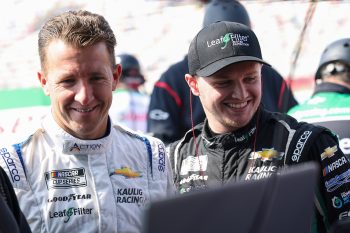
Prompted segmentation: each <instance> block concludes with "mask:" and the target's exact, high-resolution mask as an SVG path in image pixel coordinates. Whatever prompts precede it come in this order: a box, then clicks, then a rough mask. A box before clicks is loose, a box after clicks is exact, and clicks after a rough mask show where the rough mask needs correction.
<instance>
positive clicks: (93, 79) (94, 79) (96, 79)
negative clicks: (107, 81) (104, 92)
mask: <svg viewBox="0 0 350 233" xmlns="http://www.w3.org/2000/svg"><path fill="white" fill-rule="evenodd" d="M102 79H103V77H101V76H93V77H91V80H92V81H99V80H102Z"/></svg>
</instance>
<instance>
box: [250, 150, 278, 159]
mask: <svg viewBox="0 0 350 233" xmlns="http://www.w3.org/2000/svg"><path fill="white" fill-rule="evenodd" d="M283 155H284V153H283V152H279V151H277V150H275V149H273V148H271V149H265V148H263V149H262V150H261V151H257V152H252V153H251V154H250V156H249V159H260V160H261V161H273V160H281V159H282V158H283Z"/></svg>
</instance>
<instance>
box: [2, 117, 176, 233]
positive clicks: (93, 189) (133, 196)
mask: <svg viewBox="0 0 350 233" xmlns="http://www.w3.org/2000/svg"><path fill="white" fill-rule="evenodd" d="M0 153H1V158H0V165H1V166H2V167H3V168H4V170H5V171H6V172H7V175H8V176H9V178H10V180H11V181H12V184H13V186H14V189H15V192H16V194H17V197H18V199H19V203H20V207H21V209H22V211H23V213H24V214H25V216H26V218H27V220H28V223H29V224H30V227H31V229H32V231H33V232H35V233H39V232H41V233H44V232H84V233H88V232H103V233H108V232H119V233H122V232H140V231H141V229H142V221H143V210H144V209H145V207H146V206H147V204H148V203H150V202H151V201H155V200H159V199H162V198H165V197H166V196H167V195H172V194H174V186H173V179H172V172H171V168H170V166H169V161H168V160H167V159H168V158H167V156H166V154H165V150H164V144H163V143H162V142H161V141H159V140H158V139H155V138H152V137H148V136H145V135H143V136H141V135H138V134H135V133H134V132H131V131H128V130H126V129H122V128H121V127H119V126H112V127H110V132H109V134H108V135H107V136H106V137H103V138H101V139H98V140H80V139H77V138H75V137H73V136H71V135H69V134H68V133H66V132H65V131H63V130H62V129H61V128H59V126H58V125H57V124H56V123H55V121H54V120H53V118H52V116H51V115H50V116H48V117H46V118H45V119H44V120H43V123H42V127H41V128H40V129H38V130H37V131H36V132H35V133H34V134H33V135H31V136H30V137H29V138H28V139H27V140H26V141H24V142H23V143H20V144H15V145H13V146H10V147H1V148H0Z"/></svg>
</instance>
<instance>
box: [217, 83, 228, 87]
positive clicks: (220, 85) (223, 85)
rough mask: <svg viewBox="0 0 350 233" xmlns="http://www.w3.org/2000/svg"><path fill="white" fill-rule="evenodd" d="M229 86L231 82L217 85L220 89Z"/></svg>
mask: <svg viewBox="0 0 350 233" xmlns="http://www.w3.org/2000/svg"><path fill="white" fill-rule="evenodd" d="M229 84H230V83H229V82H219V83H216V86H218V87H226V86H227V85H229Z"/></svg>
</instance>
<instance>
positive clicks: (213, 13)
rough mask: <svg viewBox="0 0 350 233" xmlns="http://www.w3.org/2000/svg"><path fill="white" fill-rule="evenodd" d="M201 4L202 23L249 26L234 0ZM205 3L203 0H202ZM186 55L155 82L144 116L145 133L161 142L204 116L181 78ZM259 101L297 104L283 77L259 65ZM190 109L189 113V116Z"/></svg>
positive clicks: (283, 107) (282, 107) (283, 106)
mask: <svg viewBox="0 0 350 233" xmlns="http://www.w3.org/2000/svg"><path fill="white" fill-rule="evenodd" d="M208 2H209V3H208V4H207V5H206V6H205V12H204V18H203V26H207V25H209V24H211V23H213V22H216V21H221V20H225V21H231V22H238V23H242V24H244V25H246V26H248V27H251V22H250V18H249V14H248V12H247V10H246V9H245V7H244V6H243V5H242V4H241V3H240V2H239V1H235V0H212V1H208ZM204 3H205V1H204ZM187 73H188V58H187V56H185V57H184V59H183V60H181V61H179V62H177V63H175V64H173V65H171V66H170V67H169V68H168V69H167V70H166V71H165V72H164V73H163V74H162V75H161V77H160V79H159V80H158V81H157V82H156V83H155V85H154V88H153V91H152V94H151V100H150V105H149V110H148V115H147V127H148V132H150V133H152V135H153V136H155V137H157V138H160V139H161V140H162V141H163V142H164V143H165V144H168V143H170V142H174V141H176V140H178V139H180V138H181V137H182V136H183V135H184V134H185V133H186V132H187V131H188V130H189V129H191V127H192V118H193V124H194V125H196V124H198V123H201V122H203V121H204V119H205V114H204V111H203V107H202V106H201V104H200V101H199V98H198V97H197V96H194V95H192V94H191V92H190V90H189V88H188V85H187V83H186V81H185V79H184V77H185V74H187ZM262 77H263V82H262V84H263V85H262V89H263V97H262V103H263V105H264V106H265V108H266V109H267V110H269V111H273V112H286V111H287V110H288V109H290V108H291V107H293V106H295V105H296V104H297V101H296V99H295V98H294V95H293V93H292V91H291V89H290V88H289V87H288V85H287V83H286V81H285V80H284V79H283V77H282V76H281V75H280V74H279V73H278V72H277V71H276V70H275V69H273V68H272V67H270V66H263V68H262ZM191 111H192V116H191Z"/></svg>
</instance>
